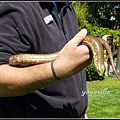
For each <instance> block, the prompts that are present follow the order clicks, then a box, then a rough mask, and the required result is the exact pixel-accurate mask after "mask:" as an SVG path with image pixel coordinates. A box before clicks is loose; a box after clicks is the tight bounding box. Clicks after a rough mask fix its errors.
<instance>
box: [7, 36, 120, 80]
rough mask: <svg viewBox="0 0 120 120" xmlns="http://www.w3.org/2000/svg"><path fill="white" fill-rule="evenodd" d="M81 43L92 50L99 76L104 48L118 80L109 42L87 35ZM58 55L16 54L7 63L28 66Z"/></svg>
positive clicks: (102, 64) (50, 59) (47, 60)
mask: <svg viewBox="0 0 120 120" xmlns="http://www.w3.org/2000/svg"><path fill="white" fill-rule="evenodd" d="M82 44H83V45H87V46H88V47H90V49H91V50H92V54H93V61H94V65H95V67H96V70H97V72H98V74H99V75H100V76H102V75H103V73H104V70H105V69H104V49H106V51H107V52H108V55H109V57H110V62H111V66H112V69H113V72H114V74H115V75H116V77H117V78H118V79H119V80H120V77H119V75H118V74H117V72H116V69H115V65H114V62H113V57H112V52H111V48H110V46H109V44H108V43H107V42H106V41H105V40H103V39H102V38H96V37H93V36H89V35H87V36H86V37H85V38H84V40H83V41H82ZM58 56H59V52H56V53H51V54H16V55H12V56H11V57H10V58H9V65H11V66H29V65H35V64H43V63H47V62H51V61H54V60H55V59H56V58H57V57H58Z"/></svg>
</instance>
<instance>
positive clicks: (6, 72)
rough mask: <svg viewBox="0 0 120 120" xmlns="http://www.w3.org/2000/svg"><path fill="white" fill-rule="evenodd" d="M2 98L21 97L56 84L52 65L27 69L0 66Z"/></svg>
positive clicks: (47, 64)
mask: <svg viewBox="0 0 120 120" xmlns="http://www.w3.org/2000/svg"><path fill="white" fill-rule="evenodd" d="M0 73H1V74H0V97H6V96H7V97H9V96H20V95H24V94H27V93H29V92H32V91H34V90H36V89H39V88H41V87H44V86H45V85H48V84H51V83H52V82H55V81H56V79H55V78H54V76H53V74H52V72H51V67H50V63H46V64H41V65H35V66H30V67H25V68H17V67H12V66H9V65H7V64H5V65H1V66H0Z"/></svg>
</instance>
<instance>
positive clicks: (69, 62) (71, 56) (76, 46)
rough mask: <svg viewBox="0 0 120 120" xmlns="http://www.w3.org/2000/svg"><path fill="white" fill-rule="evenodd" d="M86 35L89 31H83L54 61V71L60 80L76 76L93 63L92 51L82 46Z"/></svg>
mask: <svg viewBox="0 0 120 120" xmlns="http://www.w3.org/2000/svg"><path fill="white" fill-rule="evenodd" d="M86 35H87V30H86V29H82V30H81V31H80V32H79V33H77V34H76V35H75V36H74V37H73V39H71V40H70V41H69V42H68V43H67V44H66V45H65V46H64V47H63V49H62V50H61V51H60V52H59V57H58V58H57V59H56V60H55V61H54V69H55V72H56V74H57V76H58V77H59V78H65V77H69V76H71V75H74V74H76V73H78V72H80V71H81V70H82V69H84V68H85V67H86V66H88V65H89V64H90V63H91V60H92V53H91V50H90V49H89V47H87V46H86V45H82V44H81V42H82V40H83V39H84V38H85V36H86Z"/></svg>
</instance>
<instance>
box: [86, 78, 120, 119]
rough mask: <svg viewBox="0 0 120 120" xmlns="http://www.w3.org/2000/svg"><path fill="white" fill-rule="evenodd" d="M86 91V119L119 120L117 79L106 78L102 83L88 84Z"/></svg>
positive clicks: (119, 99) (119, 100)
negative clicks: (103, 119) (105, 119)
mask: <svg viewBox="0 0 120 120" xmlns="http://www.w3.org/2000/svg"><path fill="white" fill-rule="evenodd" d="M87 91H88V92H87V93H88V109H87V115H88V118H120V81H119V80H118V79H117V78H113V77H107V76H106V77H105V80H103V81H97V82H95V81H94V82H88V83H87ZM92 93H93V94H92Z"/></svg>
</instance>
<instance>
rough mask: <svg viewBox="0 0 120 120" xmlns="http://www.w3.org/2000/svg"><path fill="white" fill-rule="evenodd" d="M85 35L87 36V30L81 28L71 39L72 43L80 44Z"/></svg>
mask: <svg viewBox="0 0 120 120" xmlns="http://www.w3.org/2000/svg"><path fill="white" fill-rule="evenodd" d="M86 35H87V30H86V29H85V28H83V29H82V30H81V31H80V32H78V33H77V34H76V35H75V36H74V37H73V39H72V42H74V44H80V42H81V41H82V40H83V39H84V38H85V36H86Z"/></svg>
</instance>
